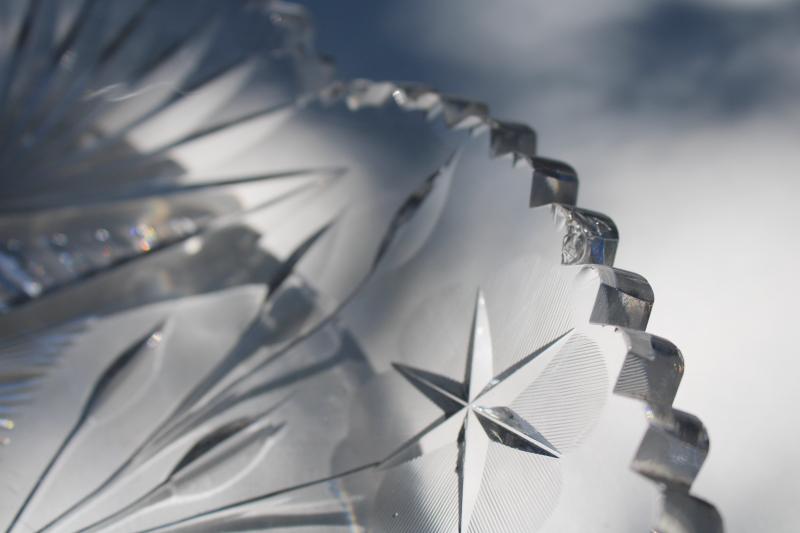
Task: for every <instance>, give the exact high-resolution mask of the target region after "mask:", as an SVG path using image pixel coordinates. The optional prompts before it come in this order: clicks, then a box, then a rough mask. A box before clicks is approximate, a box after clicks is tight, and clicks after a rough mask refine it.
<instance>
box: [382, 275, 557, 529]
mask: <svg viewBox="0 0 800 533" xmlns="http://www.w3.org/2000/svg"><path fill="white" fill-rule="evenodd" d="M568 334H569V331H568V332H567V333H564V334H563V335H561V336H560V337H558V338H556V339H555V340H553V341H551V342H550V343H548V344H546V345H544V346H543V347H541V348H540V349H538V350H536V351H535V352H533V353H532V354H530V355H528V356H526V357H525V358H523V359H522V360H521V361H519V362H518V363H516V364H515V365H513V366H511V367H510V368H508V369H507V370H505V371H503V372H501V373H500V374H498V375H496V376H495V375H494V369H493V365H494V361H493V359H494V357H493V353H492V338H491V333H490V330H489V319H488V315H487V312H486V302H485V299H484V297H483V294H482V293H481V292H480V291H479V292H478V296H477V299H476V302H475V313H474V317H473V322H472V332H471V336H470V344H469V349H468V353H467V364H466V375H465V378H464V382H463V383H459V382H457V381H455V380H453V379H450V378H448V377H446V376H443V375H440V374H434V373H432V372H428V371H425V370H420V369H417V368H413V367H410V366H407V365H403V364H400V363H393V366H394V368H395V369H396V370H397V371H399V372H400V373H401V374H402V375H403V377H405V378H406V379H407V380H408V381H409V382H410V383H411V384H412V385H413V386H414V387H416V388H417V389H418V390H419V391H420V392H422V393H423V394H424V395H425V396H427V397H428V398H429V399H430V400H431V401H432V402H434V403H435V404H436V405H438V406H439V407H440V408H441V409H442V411H444V415H443V416H442V417H441V418H439V419H438V420H436V421H435V422H434V423H433V424H431V425H430V426H428V427H427V428H425V429H424V430H423V431H422V432H420V433H419V434H418V435H417V436H416V437H414V438H413V439H412V440H411V441H409V442H408V443H406V444H405V445H404V446H403V447H402V448H400V450H398V451H397V452H395V453H394V454H393V455H391V456H390V457H389V458H388V459H387V460H386V461H385V463H384V465H385V466H394V465H397V464H400V463H402V462H404V461H408V460H410V459H413V458H414V457H417V456H419V455H422V454H425V453H427V452H430V451H433V450H436V449H439V448H441V447H442V446H445V445H447V444H450V443H452V442H458V445H459V454H458V464H457V465H456V471H457V472H458V476H459V480H458V481H459V494H458V496H459V531H460V532H466V531H467V530H468V529H469V524H470V520H471V517H472V513H473V511H474V509H475V506H476V503H477V499H478V494H479V492H480V489H481V484H482V480H483V469H484V464H485V462H486V454H487V451H488V448H489V441H490V440H492V441H494V442H497V443H499V444H502V445H504V446H509V447H511V448H514V449H517V450H521V451H525V452H529V453H534V454H537V455H542V456H546V457H551V458H558V457H560V455H561V454H560V452H559V451H558V450H557V449H556V447H555V446H553V445H552V444H551V443H550V442H549V441H548V440H547V439H546V438H545V437H544V436H543V435H542V434H541V433H540V432H539V431H538V430H537V429H536V428H535V427H534V426H533V425H531V424H530V423H529V422H527V421H526V420H525V419H523V418H522V417H521V416H519V415H518V414H517V413H515V412H514V411H513V410H512V409H511V408H509V407H503V405H508V404H509V403H511V402H512V401H513V400H514V399H516V398H517V397H518V396H519V395H520V394H521V393H522V392H523V391H524V390H525V388H527V387H528V386H529V385H530V384H531V383H533V382H534V381H535V380H536V379H537V378H538V377H539V376H540V375H541V373H542V372H543V371H544V369H545V368H546V367H547V365H548V363H549V362H550V361H551V360H552V358H553V356H554V355H555V354H556V353H558V351H559V350H560V349H561V347H562V346H563V344H564V342H565V340H566V337H567V335H568Z"/></svg>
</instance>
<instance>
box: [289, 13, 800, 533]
mask: <svg viewBox="0 0 800 533" xmlns="http://www.w3.org/2000/svg"><path fill="white" fill-rule="evenodd" d="M302 3H304V4H306V5H307V6H308V7H309V8H310V9H311V11H312V14H313V15H314V18H315V20H316V23H317V44H318V48H319V49H320V50H322V51H325V52H327V53H330V54H331V55H333V56H334V57H335V58H336V62H337V65H338V70H339V73H340V75H341V76H342V77H347V78H352V77H368V78H373V79H393V80H416V81H425V82H426V83H428V84H430V85H432V86H434V87H436V88H438V89H440V90H443V91H445V92H449V93H455V94H460V95H464V96H468V97H470V98H475V99H481V100H484V101H486V102H488V103H489V104H490V106H491V108H492V110H493V114H494V116H496V117H498V118H507V119H513V120H516V121H522V122H527V123H528V124H531V125H533V126H534V127H535V128H536V129H537V130H538V132H539V136H540V137H539V138H540V148H541V150H540V151H541V153H542V154H543V155H546V156H548V157H555V158H559V159H564V160H566V161H569V162H570V163H572V164H573V165H574V166H575V167H576V168H577V170H578V172H579V174H580V175H581V177H582V181H581V194H580V205H581V206H583V207H587V208H592V209H596V210H599V211H603V212H605V213H607V214H609V215H611V216H612V217H613V218H614V220H615V221H616V222H617V224H618V226H619V228H620V233H621V245H620V250H619V253H618V255H617V262H616V264H617V266H618V267H621V268H624V269H626V270H633V271H636V272H639V273H642V274H644V275H645V276H646V277H647V278H648V280H649V281H650V283H651V284H652V286H653V288H654V290H655V293H656V300H657V303H656V306H655V309H654V312H653V315H652V319H651V322H650V327H649V330H650V331H651V332H653V333H657V334H659V335H662V336H665V337H667V338H669V339H670V340H672V341H673V342H675V343H676V344H677V345H678V346H679V347H680V348H681V349H682V350H683V353H684V356H685V358H686V366H687V372H686V376H685V378H684V381H683V385H682V388H681V391H680V393H679V395H678V398H677V400H676V405H677V406H678V407H679V408H682V409H685V410H688V411H691V412H694V413H698V414H700V415H701V416H702V418H703V420H704V422H705V423H706V425H707V427H708V429H709V432H710V434H711V448H712V451H711V454H710V456H709V459H708V461H707V462H706V465H705V466H704V468H703V470H702V472H701V474H700V476H699V478H698V480H697V482H696V484H695V492H696V493H697V494H699V495H702V496H704V497H706V498H708V499H710V500H712V501H713V502H714V503H716V504H717V506H718V507H719V508H720V510H721V511H722V513H723V515H724V518H725V521H726V526H727V530H728V531H729V532H750V531H774V532H789V531H796V530H797V526H796V524H795V522H796V520H795V519H794V516H795V514H796V511H795V509H794V507H795V506H796V505H797V504H798V503H800V456H799V454H798V451H797V439H798V437H800V431H798V422H799V421H800V416H799V415H798V414H797V405H798V401H799V400H800V387H798V386H797V382H798V378H797V374H798V372H799V371H800V362H798V355H800V354H798V349H797V343H796V342H795V341H794V338H793V337H792V331H793V330H794V328H797V327H798V324H797V321H796V317H797V312H796V310H795V309H796V305H795V302H796V301H798V297H800V294H799V293H800V289H799V287H800V286H799V285H798V283H797V276H796V274H795V271H796V269H797V264H798V260H800V246H798V238H797V235H796V232H797V230H798V229H800V224H799V222H800V213H799V212H798V208H797V207H796V197H797V194H798V192H800V185H798V181H797V180H798V177H799V176H798V173H799V170H798V169H800V120H798V119H800V106H798V104H799V103H800V4H798V3H796V2H795V3H794V4H793V3H791V2H784V1H774V0H727V1H723V0H704V1H699V0H698V1H693V2H687V1H682V0H681V1H671V2H666V1H664V2H646V1H641V0H617V1H609V0H594V1H583V2H582V1H577V0H560V1H559V2H545V1H542V0H535V1H533V0H529V1H520V0H511V1H509V0H506V1H486V0H462V1H458V2H456V1H452V2H444V1H442V2H433V1H430V0H403V1H401V2H376V1H363V2H353V1H350V2H348V1H340V2H331V1H330V0H307V1H304V2H302Z"/></svg>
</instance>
